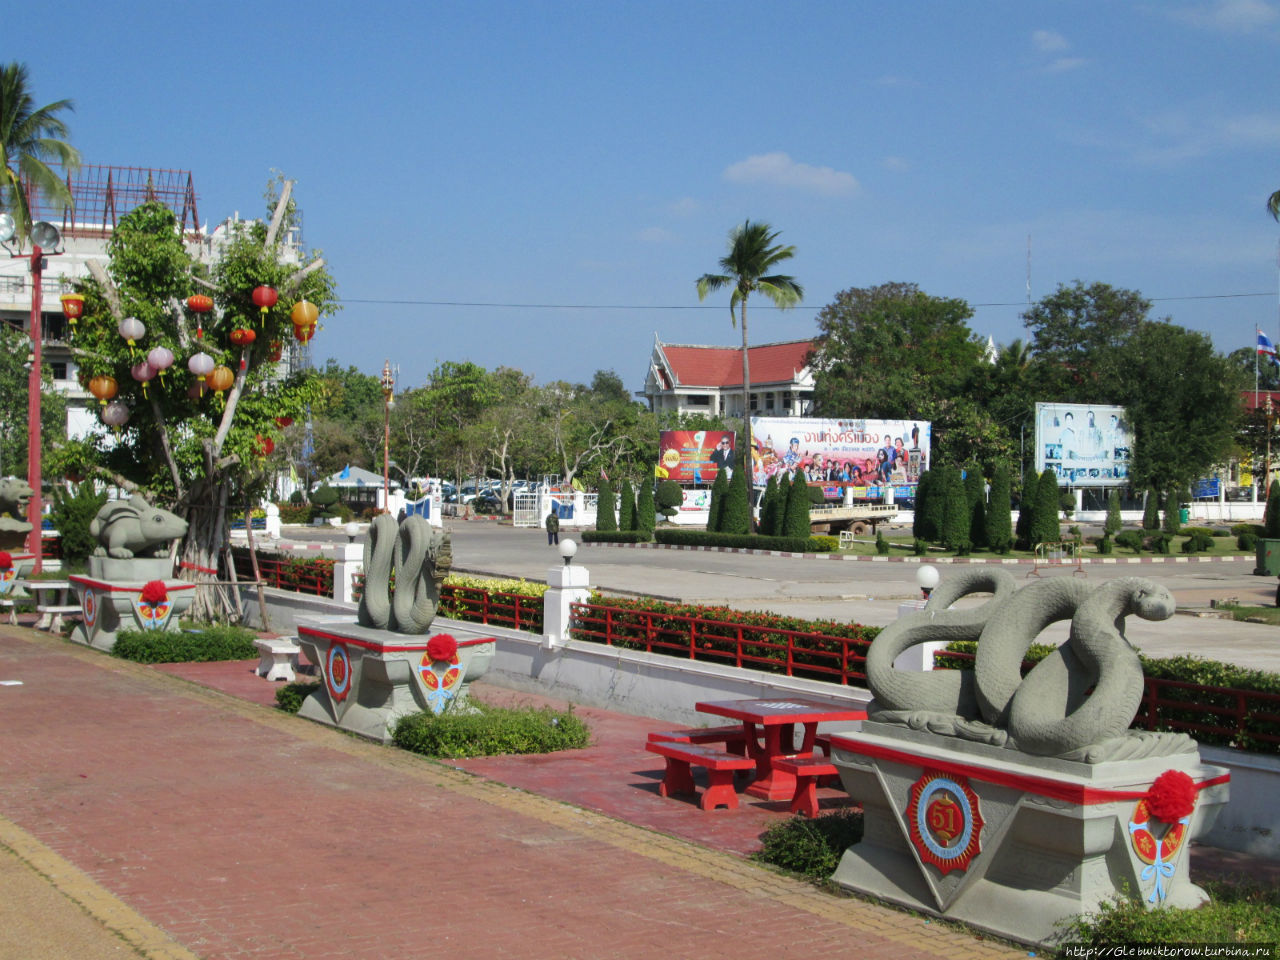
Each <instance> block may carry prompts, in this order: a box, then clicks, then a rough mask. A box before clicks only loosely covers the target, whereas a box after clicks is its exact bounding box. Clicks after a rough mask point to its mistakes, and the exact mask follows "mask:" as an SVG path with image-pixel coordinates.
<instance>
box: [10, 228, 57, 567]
mask: <svg viewBox="0 0 1280 960" xmlns="http://www.w3.org/2000/svg"><path fill="white" fill-rule="evenodd" d="M16 226H17V225H16V224H15V223H14V220H13V217H11V216H9V215H8V214H0V244H6V243H8V242H9V240H10V239H11V238H12V237H13V235H14V232H15V229H16ZM61 239H62V235H61V234H60V233H58V228H57V227H55V226H54V225H53V224H51V223H46V222H45V221H43V220H41V221H39V222H38V223H36V224H34V225H33V226H32V227H31V254H30V257H29V259H30V261H31V373H30V375H29V376H28V379H27V485H28V486H30V487H31V490H32V494H31V502H30V504H29V506H28V508H27V520H28V521H29V522H30V523H31V532H30V533H29V534H28V539H27V550H28V552H29V553H31V554H32V555H33V556H34V557H35V564H34V566H33V567H32V568H31V572H32V573H37V574H38V573H40V572H41V570H43V568H44V564H43V556H42V554H43V552H44V551H43V548H42V544H41V527H42V525H43V524H44V503H43V501H42V498H41V495H40V494H41V488H42V486H43V483H42V479H43V478H42V472H43V471H42V470H41V464H40V442H41V437H40V388H41V385H42V384H41V372H42V360H41V352H42V350H41V348H42V345H43V341H44V336H43V333H44V331H43V329H42V327H43V324H42V312H43V306H44V304H43V302H42V296H41V295H42V293H43V290H42V284H43V283H44V268H45V266H46V263H45V255H46V253H47V254H49V255H54V256H56V255H57V253H58V250H57V246H58V243H59V241H61ZM5 249H8V248H7V247H6V248H5ZM10 256H11V257H24V258H25V256H26V255H24V254H16V253H12V252H10Z"/></svg>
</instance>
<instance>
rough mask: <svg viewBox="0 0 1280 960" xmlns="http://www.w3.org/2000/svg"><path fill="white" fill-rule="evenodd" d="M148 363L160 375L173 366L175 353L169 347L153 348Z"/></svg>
mask: <svg viewBox="0 0 1280 960" xmlns="http://www.w3.org/2000/svg"><path fill="white" fill-rule="evenodd" d="M147 363H149V364H151V366H152V368H153V369H154V370H155V371H156V372H157V373H159V374H162V375H163V374H164V372H165V371H166V370H168V369H169V368H170V367H172V366H173V351H172V350H170V349H169V348H168V347H152V348H151V352H150V353H148V354H147Z"/></svg>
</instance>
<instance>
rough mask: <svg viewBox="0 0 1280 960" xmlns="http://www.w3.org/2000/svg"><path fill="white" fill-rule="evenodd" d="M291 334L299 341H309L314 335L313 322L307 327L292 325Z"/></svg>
mask: <svg viewBox="0 0 1280 960" xmlns="http://www.w3.org/2000/svg"><path fill="white" fill-rule="evenodd" d="M293 335H294V337H296V338H297V340H298V342H299V343H309V342H310V340H311V338H312V337H314V336H315V335H316V328H315V326H314V324H313V325H312V326H309V327H294V328H293Z"/></svg>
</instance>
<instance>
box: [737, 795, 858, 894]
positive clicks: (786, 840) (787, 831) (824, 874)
mask: <svg viewBox="0 0 1280 960" xmlns="http://www.w3.org/2000/svg"><path fill="white" fill-rule="evenodd" d="M861 839H862V811H861V810H838V811H834V812H832V813H827V814H823V815H822V816H820V817H814V818H813V819H812V820H810V819H809V818H808V817H805V816H800V815H797V816H794V817H792V818H791V819H790V820H783V821H782V822H781V823H775V824H774V825H773V826H772V827H770V828H769V829H768V830H766V831H765V832H764V835H763V836H762V837H761V838H760V849H759V851H757V852H756V853H753V854H752V855H751V859H753V860H759V861H761V862H762V863H771V864H773V865H774V866H775V867H781V868H782V869H783V870H790V871H792V872H793V873H799V874H801V875H803V876H805V877H808V878H809V879H811V880H826V879H827V878H828V877H830V876H831V874H833V873H835V870H836V867H838V866H839V865H840V858H841V857H843V856H844V852H845V851H846V850H847V849H849V847H851V846H853V845H854V844H855V843H857V842H858V841H859V840H861Z"/></svg>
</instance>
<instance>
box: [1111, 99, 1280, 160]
mask: <svg viewBox="0 0 1280 960" xmlns="http://www.w3.org/2000/svg"><path fill="white" fill-rule="evenodd" d="M1139 130H1140V131H1141V132H1142V133H1143V134H1145V136H1143V137H1141V138H1140V139H1138V140H1136V141H1134V142H1132V143H1129V144H1124V143H1121V144H1119V145H1120V146H1121V147H1122V148H1124V149H1126V150H1127V152H1128V153H1129V154H1130V156H1131V157H1132V158H1133V159H1135V160H1137V161H1139V162H1141V163H1151V164H1166V163H1176V162H1179V161H1183V160H1190V159H1196V158H1199V157H1206V156H1212V155H1214V154H1219V153H1224V152H1231V151H1236V150H1253V149H1258V148H1264V149H1275V148H1278V147H1280V113H1275V112H1272V113H1244V114H1236V115H1230V114H1223V113H1219V112H1216V111H1214V110H1213V109H1212V108H1211V107H1202V108H1199V109H1196V110H1194V111H1193V110H1188V109H1175V110H1168V111H1164V112H1162V113H1159V114H1153V115H1151V116H1149V117H1146V118H1144V119H1143V120H1142V122H1141V124H1140V126H1139Z"/></svg>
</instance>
